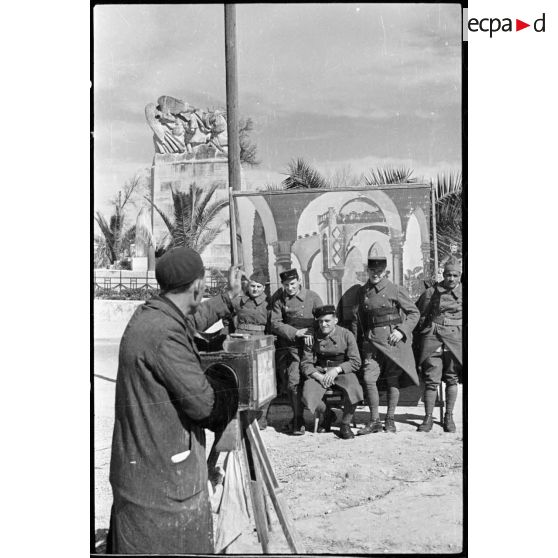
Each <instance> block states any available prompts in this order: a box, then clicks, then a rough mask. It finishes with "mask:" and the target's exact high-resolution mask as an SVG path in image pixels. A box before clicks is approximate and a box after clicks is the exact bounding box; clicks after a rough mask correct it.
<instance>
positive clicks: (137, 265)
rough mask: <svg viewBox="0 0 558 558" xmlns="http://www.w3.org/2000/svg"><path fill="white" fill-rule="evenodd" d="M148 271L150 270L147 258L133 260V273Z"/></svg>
mask: <svg viewBox="0 0 558 558" xmlns="http://www.w3.org/2000/svg"><path fill="white" fill-rule="evenodd" d="M147 270H148V258H147V256H145V257H141V256H140V257H135V258H132V271H147Z"/></svg>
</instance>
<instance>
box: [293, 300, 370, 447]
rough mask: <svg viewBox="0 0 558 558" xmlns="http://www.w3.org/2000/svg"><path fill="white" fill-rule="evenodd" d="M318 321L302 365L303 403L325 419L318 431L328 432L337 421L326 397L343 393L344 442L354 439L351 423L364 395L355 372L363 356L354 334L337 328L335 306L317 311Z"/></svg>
mask: <svg viewBox="0 0 558 558" xmlns="http://www.w3.org/2000/svg"><path fill="white" fill-rule="evenodd" d="M314 317H315V318H316V320H317V321H318V327H317V328H316V330H315V332H314V336H313V344H312V346H311V347H305V349H304V356H303V360H302V363H301V371H302V374H303V375H304V376H305V377H306V378H307V380H306V382H305V383H304V388H303V391H302V401H303V403H304V405H305V406H306V408H307V409H309V410H310V412H311V413H314V414H318V415H319V416H320V417H321V418H322V426H321V428H320V430H319V432H320V431H321V432H327V431H329V429H330V427H331V423H332V421H333V420H334V419H335V414H334V413H333V411H331V410H329V409H326V405H325V403H324V401H323V397H324V395H325V393H326V391H327V390H328V389H331V388H333V389H340V390H341V391H342V393H343V418H342V420H341V428H340V430H339V435H340V437H341V438H343V439H344V440H349V439H351V438H354V434H353V432H352V430H351V427H350V424H351V421H352V419H353V415H354V412H355V409H356V404H357V403H358V402H359V401H362V399H363V397H364V395H363V393H362V387H361V385H360V383H359V381H358V379H357V377H356V374H355V372H356V371H357V370H358V369H359V368H360V355H359V352H358V347H357V343H356V339H355V337H354V335H353V334H352V333H351V332H350V331H349V330H347V329H345V328H344V327H341V326H339V325H337V316H336V315H335V307H334V306H332V305H328V304H326V305H325V306H320V307H318V308H316V309H315V310H314Z"/></svg>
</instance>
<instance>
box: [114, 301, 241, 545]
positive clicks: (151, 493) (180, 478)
mask: <svg viewBox="0 0 558 558" xmlns="http://www.w3.org/2000/svg"><path fill="white" fill-rule="evenodd" d="M231 308H232V306H231V304H230V300H229V299H228V297H226V295H223V296H218V297H215V298H213V299H210V300H208V301H206V302H204V303H202V304H201V305H200V306H199V310H198V311H197V313H196V314H194V315H193V316H189V317H188V318H185V317H184V315H183V314H182V312H181V311H180V310H179V309H178V308H177V307H176V306H175V305H174V304H173V303H172V302H171V301H170V300H169V299H167V298H166V297H164V296H161V297H154V298H152V299H151V300H149V301H148V302H146V303H145V304H144V305H142V306H140V307H139V308H138V309H137V310H136V312H135V313H134V315H133V316H132V318H131V320H130V322H129V324H128V326H127V328H126V330H125V331H124V335H123V336H122V341H121V343H120V354H119V364H118V374H117V378H116V404H115V424H114V433H113V440H112V455H111V463H110V482H111V485H112V490H113V495H114V504H113V509H112V513H111V527H110V532H109V540H108V542H107V545H108V549H107V551H110V552H112V553H115V554H131V553H141V554H150V553H156V554H184V553H188V552H190V553H212V552H213V531H212V529H213V527H212V518H211V510H210V506H209V499H208V489H207V465H206V456H205V433H204V430H203V429H204V427H205V428H210V429H213V430H215V429H220V428H222V427H223V426H224V424H226V422H227V421H228V420H229V418H230V415H231V414H232V413H233V412H234V411H235V410H233V409H231V408H230V403H229V401H228V400H226V399H222V397H223V396H222V395H221V394H220V392H219V390H215V391H214V389H213V387H212V385H211V384H210V382H209V381H208V378H207V376H206V375H205V374H204V372H203V370H202V367H201V362H200V357H199V353H198V350H197V348H196V345H195V343H194V328H195V329H199V330H201V331H203V330H204V329H207V327H209V326H210V325H211V324H213V323H215V322H216V321H217V320H219V319H220V318H223V317H225V316H228V315H229V314H230V309H231ZM187 452H188V453H187Z"/></svg>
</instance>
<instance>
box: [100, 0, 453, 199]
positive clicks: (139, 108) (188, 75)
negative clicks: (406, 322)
mask: <svg viewBox="0 0 558 558" xmlns="http://www.w3.org/2000/svg"><path fill="white" fill-rule="evenodd" d="M460 9H461V8H460V5H459V4H450V5H447V4H375V5H371V4H289V5H287V4H271V5H265V4H261V5H254V4H245V5H238V6H237V14H236V18H237V44H238V80H239V83H238V88H239V106H240V112H241V114H242V115H245V116H251V117H252V118H253V120H254V122H255V126H256V129H255V130H254V132H253V134H252V138H253V140H254V141H255V142H256V143H257V144H258V157H259V159H260V160H261V165H260V167H259V169H258V170H257V171H248V173H247V179H248V181H249V182H250V183H252V184H254V185H260V184H261V185H263V184H264V183H265V182H280V181H281V180H282V178H283V176H282V175H281V174H280V173H281V172H283V171H284V170H285V169H286V167H287V164H288V162H289V161H290V160H291V159H292V158H296V157H303V158H305V159H306V160H307V161H309V162H311V163H313V164H314V165H315V166H316V167H318V168H319V169H320V170H322V171H323V172H325V173H327V172H331V171H332V170H334V169H336V168H342V167H345V166H347V165H351V168H352V170H353V171H354V172H355V173H360V172H362V171H365V170H366V169H368V168H370V167H372V166H376V165H386V164H392V165H396V164H405V165H407V166H410V167H411V168H414V169H415V173H416V174H418V175H421V174H424V175H427V176H435V174H436V173H437V172H440V171H444V170H460V169H461V13H460ZM94 46H95V50H94V80H95V81H94V95H95V103H94V110H95V119H94V126H95V197H96V199H95V207H96V208H101V207H104V206H105V204H106V202H107V200H108V199H109V198H110V197H111V196H112V195H113V194H114V193H115V192H116V191H117V190H118V189H119V188H120V187H121V186H122V184H123V182H124V181H125V180H126V179H127V178H130V177H131V176H132V175H133V174H134V173H135V172H136V171H137V170H139V169H142V168H146V167H149V166H150V165H151V163H152V159H153V154H154V147H153V143H152V132H151V130H150V128H149V127H148V125H147V123H146V121H145V115H144V109H145V105H146V104H148V103H153V102H156V101H157V99H158V97H160V96H161V95H171V96H174V97H178V98H181V99H184V100H185V101H187V102H188V103H190V104H193V105H194V106H197V107H199V108H204V109H205V108H216V107H223V108H224V107H225V105H226V98H225V55H224V15H223V6H222V5H220V4H219V5H181V6H176V5H165V6H156V5H137V6H134V5H108V6H96V7H95V8H94Z"/></svg>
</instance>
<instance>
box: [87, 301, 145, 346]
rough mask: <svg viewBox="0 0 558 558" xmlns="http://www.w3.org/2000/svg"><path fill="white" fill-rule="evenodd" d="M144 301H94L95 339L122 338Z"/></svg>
mask: <svg viewBox="0 0 558 558" xmlns="http://www.w3.org/2000/svg"><path fill="white" fill-rule="evenodd" d="M143 303H144V301H143V300H99V299H95V300H94V301H93V304H94V306H93V332H94V335H95V339H114V338H116V339H118V338H120V337H122V334H123V333H124V329H125V328H126V325H127V324H128V322H129V320H130V318H131V317H132V314H133V313H134V311H135V309H136V308H137V307H138V306H139V305H140V304H143Z"/></svg>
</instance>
